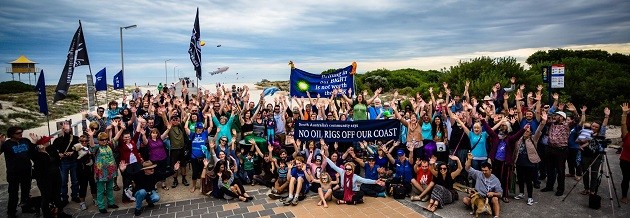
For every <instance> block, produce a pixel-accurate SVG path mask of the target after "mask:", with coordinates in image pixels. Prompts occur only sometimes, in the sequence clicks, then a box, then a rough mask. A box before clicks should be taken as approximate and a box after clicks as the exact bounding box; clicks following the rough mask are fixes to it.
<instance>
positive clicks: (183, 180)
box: [182, 178, 190, 186]
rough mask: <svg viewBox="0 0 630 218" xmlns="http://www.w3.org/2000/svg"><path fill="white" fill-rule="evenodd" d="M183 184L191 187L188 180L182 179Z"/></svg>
mask: <svg viewBox="0 0 630 218" xmlns="http://www.w3.org/2000/svg"><path fill="white" fill-rule="evenodd" d="M182 184H184V186H189V185H190V184H188V180H186V178H182Z"/></svg>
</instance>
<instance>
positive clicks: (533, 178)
mask: <svg viewBox="0 0 630 218" xmlns="http://www.w3.org/2000/svg"><path fill="white" fill-rule="evenodd" d="M510 82H511V83H510V85H509V87H507V88H504V87H502V86H501V84H500V83H496V84H495V85H494V86H493V87H491V88H490V90H489V92H490V93H489V94H488V95H487V96H483V97H479V98H477V97H471V96H469V93H468V88H469V85H470V83H469V82H465V87H464V90H465V91H464V92H463V93H462V94H455V93H452V92H451V89H450V88H449V85H448V84H446V83H444V84H443V86H442V87H441V88H440V89H441V90H442V91H440V92H439V93H434V89H433V88H429V90H428V91H429V93H430V96H425V97H424V98H426V100H425V99H424V98H423V96H421V95H420V94H417V95H416V96H410V97H403V96H399V95H398V93H397V92H394V93H393V96H390V97H389V98H388V99H387V100H386V99H385V97H383V98H381V97H382V96H381V92H382V89H377V90H375V91H374V92H373V95H372V96H369V93H368V92H367V91H363V92H360V93H352V91H353V90H351V89H349V90H333V92H332V93H333V94H332V96H331V97H330V98H320V96H317V97H316V98H311V96H310V94H309V93H307V98H296V97H293V98H288V96H282V95H280V96H277V97H275V99H274V100H273V101H270V102H268V101H266V100H265V96H264V93H263V94H261V95H260V98H259V99H257V100H256V101H254V99H252V98H251V96H250V93H249V88H248V87H247V86H244V87H239V88H237V87H235V86H232V87H231V90H229V88H228V87H225V86H221V85H217V86H216V92H210V90H201V91H199V92H198V93H197V94H189V93H188V90H187V88H185V87H186V85H185V84H186V83H184V85H183V88H182V90H181V93H182V94H181V95H175V94H174V93H175V90H174V89H175V86H171V88H169V87H162V88H161V89H159V90H157V92H156V93H155V94H153V93H152V92H151V91H147V92H146V93H144V94H143V93H142V92H141V91H140V90H139V89H136V90H135V91H134V92H133V93H132V99H130V100H129V101H127V97H126V96H125V97H123V100H122V102H121V103H119V102H116V101H111V102H109V104H108V107H107V108H102V107H99V108H98V109H97V110H96V112H94V113H88V112H84V113H83V125H82V126H83V128H82V129H83V131H82V132H79V133H73V132H72V128H71V127H70V124H69V123H65V124H64V125H63V127H62V131H61V134H60V135H59V136H58V137H57V138H55V139H54V140H53V141H52V143H50V141H51V140H52V139H51V138H50V137H47V136H45V137H39V136H36V135H34V134H31V135H30V136H29V137H28V138H25V137H23V136H22V133H23V131H24V130H23V129H22V128H20V127H11V128H9V130H8V131H7V135H6V136H4V135H0V143H2V144H1V150H0V154H2V153H4V154H5V160H6V164H7V165H6V166H7V169H6V170H7V178H8V183H9V188H8V189H9V202H8V206H7V212H8V215H9V217H15V214H16V211H17V210H16V209H17V207H18V205H19V206H22V213H31V212H35V211H34V209H33V208H31V207H29V206H28V205H32V203H31V204H29V202H28V199H29V190H30V184H31V183H30V181H31V179H32V178H35V179H36V180H37V186H38V188H39V189H40V191H41V194H42V196H41V203H40V204H41V209H42V211H43V214H44V216H45V217H51V216H53V214H55V213H57V214H58V215H60V216H65V215H66V214H64V213H63V208H64V207H65V206H66V205H67V204H69V202H70V201H73V202H76V203H78V204H79V208H80V209H81V210H86V209H87V207H88V206H90V202H86V195H87V191H88V188H87V187H88V186H89V188H90V189H89V190H90V194H91V195H92V198H93V199H95V201H94V203H93V206H95V207H97V208H98V210H99V212H101V213H107V209H115V208H118V206H117V205H116V204H115V196H114V192H115V191H120V193H121V198H122V201H123V203H131V202H134V201H135V205H136V206H135V215H140V214H142V212H143V211H142V210H143V202H144V201H146V202H147V207H151V206H153V204H154V203H155V202H157V201H159V199H160V196H159V192H162V191H166V190H169V189H173V188H176V187H178V186H179V185H180V181H181V184H182V185H183V186H189V187H190V188H189V191H190V192H191V193H199V194H203V195H208V196H212V197H215V198H220V199H238V200H239V201H243V202H247V201H250V200H252V199H253V197H251V196H249V195H248V193H247V192H246V190H245V188H244V186H245V185H261V186H266V187H269V188H270V189H271V191H270V192H269V194H268V196H269V197H270V198H272V199H279V200H280V201H281V202H282V203H283V204H284V205H297V204H299V202H300V201H302V200H303V199H304V198H306V197H307V195H308V194H309V192H313V193H314V194H313V195H317V196H318V199H319V200H318V203H317V206H322V207H324V208H327V207H328V204H329V202H331V201H333V198H334V199H336V200H335V201H334V202H335V203H336V204H349V205H354V204H361V203H363V202H364V197H365V196H370V197H387V196H390V197H393V198H397V199H400V198H406V197H409V198H410V200H412V201H423V202H427V204H426V206H425V209H426V210H428V211H432V212H434V211H436V210H437V209H439V208H444V207H445V206H446V205H448V204H451V203H453V202H456V201H459V199H460V197H459V195H462V194H463V195H464V196H463V197H461V200H462V201H463V203H464V204H466V205H470V206H471V207H472V208H474V209H475V211H483V210H482V209H483V208H484V207H485V208H486V209H487V212H490V213H492V215H494V216H495V217H498V216H499V215H500V211H501V209H500V208H501V202H503V203H508V202H510V201H511V199H514V200H521V199H526V204H528V205H533V204H534V203H535V202H536V201H535V200H534V195H537V196H539V197H542V196H546V195H545V194H543V193H537V194H534V192H533V190H534V189H535V188H536V189H537V188H540V186H541V183H542V181H545V184H544V187H543V188H542V189H540V191H541V192H550V191H555V195H556V196H562V195H564V194H565V191H566V190H565V178H575V179H576V180H579V179H581V180H582V181H583V183H584V186H583V187H584V188H583V191H582V192H581V193H582V194H584V195H589V194H593V193H596V192H597V190H596V188H595V187H596V183H598V182H597V181H596V179H597V175H596V174H597V172H598V169H599V165H600V164H601V163H602V156H600V155H598V154H600V153H601V152H602V149H603V147H605V146H604V145H602V144H601V143H598V142H600V141H601V140H597V138H599V137H601V136H605V134H606V128H607V125H608V118H609V115H610V113H611V111H610V110H609V109H608V108H606V109H605V110H604V111H603V113H604V117H605V118H604V120H603V121H601V122H600V121H592V122H591V121H589V122H587V120H588V119H587V115H586V110H587V108H586V107H584V106H583V107H581V108H580V110H578V109H577V107H576V106H574V105H573V104H571V103H570V102H560V100H559V95H558V94H553V102H552V103H551V104H545V103H544V102H543V99H542V91H543V87H542V86H538V87H535V91H534V92H529V93H526V91H525V90H526V85H525V84H521V85H517V81H516V78H511V80H510ZM407 102H408V103H407ZM621 109H622V110H621V112H622V137H623V149H622V150H621V157H620V159H621V161H620V164H621V169H622V173H623V180H622V185H621V186H622V201H623V202H624V203H627V202H628V199H627V192H628V183H629V182H630V134H628V129H627V127H628V126H627V124H626V121H627V119H626V116H627V114H628V111H630V107H629V106H628V104H624V105H622V107H621ZM381 119H398V120H400V123H401V131H400V138H399V139H398V140H390V141H383V140H375V141H355V142H352V143H344V142H335V141H326V140H324V139H321V140H308V141H302V140H300V139H298V138H296V137H295V136H294V135H293V130H294V127H295V123H296V122H297V121H298V120H303V121H308V120H327V121H357V120H381ZM77 135H78V136H77ZM7 138H8V139H7ZM31 161H32V163H33V164H32V163H31ZM188 166H190V171H191V172H189V171H188V170H187V169H188ZM566 166H568V168H569V169H568V171H567V170H565V168H566ZM31 168H33V170H31ZM514 172H516V176H513V175H514ZM188 174H190V177H188V176H187V175H188ZM118 176H121V177H122V179H121V181H122V183H119V182H118V179H117V177H118ZM180 178H181V180H180ZM188 178H190V179H191V182H190V183H189V181H188ZM556 182H557V183H558V184H557V185H556ZM68 183H70V185H68ZM168 184H170V186H169V185H168ZM512 184H515V185H516V187H518V188H517V190H513V193H518V194H516V195H514V196H510V187H512V186H511V185H512ZM458 185H462V186H465V187H471V188H470V189H469V190H470V192H469V193H458V191H457V187H456V186H458ZM68 187H70V190H68ZM20 189H21V197H19V198H18V190H20ZM159 189H162V190H159ZM176 190H178V191H181V189H176ZM526 191H527V192H526ZM69 192H70V195H68V194H69ZM478 199H487V201H485V202H487V204H486V205H484V204H483V202H484V201H478ZM19 200H21V203H20V204H18V202H19ZM479 202H482V203H479ZM480 204H481V205H480ZM480 207H481V208H482V209H480ZM36 208H38V207H36Z"/></svg>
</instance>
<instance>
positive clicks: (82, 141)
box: [79, 140, 88, 143]
mask: <svg viewBox="0 0 630 218" xmlns="http://www.w3.org/2000/svg"><path fill="white" fill-rule="evenodd" d="M79 142H81V143H84V142H88V141H87V140H80V141H79Z"/></svg>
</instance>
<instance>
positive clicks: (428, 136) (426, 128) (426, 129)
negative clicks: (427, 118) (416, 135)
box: [422, 122, 433, 140]
mask: <svg viewBox="0 0 630 218" xmlns="http://www.w3.org/2000/svg"><path fill="white" fill-rule="evenodd" d="M431 130H432V127H431V123H425V122H422V138H424V140H433V134H432V133H431Z"/></svg>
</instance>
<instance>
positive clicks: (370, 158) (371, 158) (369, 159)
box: [365, 155, 375, 161]
mask: <svg viewBox="0 0 630 218" xmlns="http://www.w3.org/2000/svg"><path fill="white" fill-rule="evenodd" d="M365 159H366V160H367V161H373V160H375V159H374V156H371V155H370V156H367V157H366V158H365Z"/></svg>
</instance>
